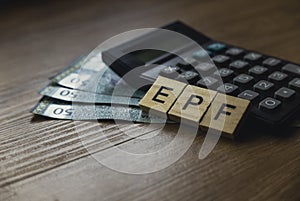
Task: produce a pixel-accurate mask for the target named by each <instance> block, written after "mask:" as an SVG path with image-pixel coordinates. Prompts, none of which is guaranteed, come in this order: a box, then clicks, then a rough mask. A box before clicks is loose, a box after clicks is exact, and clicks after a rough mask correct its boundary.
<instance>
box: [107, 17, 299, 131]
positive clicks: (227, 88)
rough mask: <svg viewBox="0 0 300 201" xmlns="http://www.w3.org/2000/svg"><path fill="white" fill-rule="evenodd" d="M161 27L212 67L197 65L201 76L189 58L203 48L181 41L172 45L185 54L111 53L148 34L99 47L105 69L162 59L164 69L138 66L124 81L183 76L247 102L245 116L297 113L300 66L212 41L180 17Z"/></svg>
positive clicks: (280, 118)
mask: <svg viewBox="0 0 300 201" xmlns="http://www.w3.org/2000/svg"><path fill="white" fill-rule="evenodd" d="M162 28H163V29H167V30H172V31H176V32H178V33H180V34H183V35H185V36H187V37H189V38H191V39H192V40H193V41H196V42H197V43H198V44H199V45H200V46H201V47H203V48H204V50H205V53H206V54H207V55H209V56H210V58H211V59H212V61H213V63H214V64H215V66H210V65H204V66H202V67H201V68H202V69H200V70H202V71H204V73H202V74H201V75H200V74H199V73H198V71H195V70H194V68H193V66H194V65H193V66H192V65H191V63H196V64H197V62H198V63H200V62H201V56H202V55H203V53H202V52H197V51H193V48H186V47H183V46H185V45H181V46H180V47H175V48H178V49H180V51H185V55H186V58H185V59H182V58H178V57H176V56H174V55H173V54H170V53H167V52H161V51H155V50H150V49H149V50H147V49H146V50H140V51H139V52H133V53H130V54H126V55H124V56H122V57H121V58H116V55H118V54H119V53H120V51H122V50H124V49H126V48H128V47H130V46H132V45H136V44H139V43H143V42H145V41H147V38H151V33H150V35H149V34H148V35H146V36H144V37H139V38H137V39H133V40H131V41H128V42H126V43H124V44H120V45H119V46H116V47H113V48H111V49H109V50H106V51H104V52H103V53H102V58H103V61H104V62H105V63H107V64H110V65H109V66H110V68H111V69H112V70H113V71H114V72H115V73H116V74H118V75H119V76H120V77H123V76H124V75H125V74H126V73H127V72H128V71H130V70H132V69H134V68H136V67H137V66H142V65H145V64H149V63H156V64H163V65H161V66H164V67H163V68H162V67H154V68H157V69H151V70H149V69H147V68H145V69H144V70H143V69H142V70H140V71H137V72H138V73H137V74H136V79H134V80H132V79H130V80H126V79H125V81H126V82H128V83H129V84H130V85H133V86H134V85H135V83H137V82H144V83H147V84H148V85H151V84H152V83H153V82H154V81H155V80H156V78H157V77H158V76H159V75H161V76H165V77H168V78H172V79H178V78H179V77H180V78H182V77H184V78H185V80H187V81H188V82H189V84H191V85H196V86H199V87H204V88H209V89H215V90H216V91H218V92H220V93H225V94H228V95H231V96H235V97H239V98H243V99H247V100H249V101H251V108H250V116H251V117H252V118H253V119H255V120H258V121H259V122H263V123H264V124H267V125H271V126H273V127H278V126H279V127H282V126H285V125H288V124H289V123H290V121H291V120H292V119H293V118H295V117H296V116H297V114H299V108H300V65H298V64H295V63H293V62H290V61H286V60H283V59H280V58H276V57H273V56H269V55H265V54H262V53H259V52H256V51H251V50H248V49H245V48H241V47H237V46H234V45H230V44H227V43H224V42H220V41H216V40H213V39H211V38H209V37H207V36H205V35H204V34H202V33H200V32H198V31H196V30H194V29H193V28H191V27H189V26H187V25H185V24H184V23H182V22H179V21H176V22H174V23H171V24H169V25H166V26H164V27H162ZM174 44H175V41H174ZM187 46H189V45H187ZM112 61H113V62H112ZM200 66H201V65H200ZM216 67H217V68H216ZM149 72H150V73H149ZM203 75H205V76H203ZM216 75H218V76H220V77H221V78H222V82H219V81H218V79H216ZM144 90H147V88H144Z"/></svg>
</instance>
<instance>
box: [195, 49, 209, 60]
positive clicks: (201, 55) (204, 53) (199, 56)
mask: <svg viewBox="0 0 300 201" xmlns="http://www.w3.org/2000/svg"><path fill="white" fill-rule="evenodd" d="M211 55H212V52H211V51H208V50H198V51H196V52H194V53H193V55H192V57H193V58H194V59H196V60H203V59H206V58H208V56H211Z"/></svg>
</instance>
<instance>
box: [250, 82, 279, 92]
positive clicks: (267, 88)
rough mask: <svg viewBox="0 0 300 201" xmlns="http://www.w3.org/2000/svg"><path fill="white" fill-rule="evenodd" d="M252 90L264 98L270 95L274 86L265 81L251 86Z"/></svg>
mask: <svg viewBox="0 0 300 201" xmlns="http://www.w3.org/2000/svg"><path fill="white" fill-rule="evenodd" d="M253 89H254V91H256V92H258V93H260V94H263V95H265V96H266V95H270V94H271V93H272V92H273V90H274V84H273V83H272V82H268V81H266V80H261V81H259V82H257V83H256V84H255V85H254V86H253Z"/></svg>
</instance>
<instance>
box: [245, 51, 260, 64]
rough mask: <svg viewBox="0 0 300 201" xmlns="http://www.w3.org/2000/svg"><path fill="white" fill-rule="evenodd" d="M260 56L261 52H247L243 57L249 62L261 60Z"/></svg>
mask: <svg viewBox="0 0 300 201" xmlns="http://www.w3.org/2000/svg"><path fill="white" fill-rule="evenodd" d="M262 58H263V57H262V55H261V54H258V53H254V52H251V53H248V54H246V55H245V56H244V59H245V60H246V61H250V62H259V61H261V59H262Z"/></svg>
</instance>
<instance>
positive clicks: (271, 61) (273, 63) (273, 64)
mask: <svg viewBox="0 0 300 201" xmlns="http://www.w3.org/2000/svg"><path fill="white" fill-rule="evenodd" d="M281 63H282V62H281V60H279V59H275V58H267V59H266V60H264V61H263V63H262V64H263V65H264V66H266V67H269V68H270V70H271V71H273V70H276V69H277V68H278V67H279V66H280V65H281Z"/></svg>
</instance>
